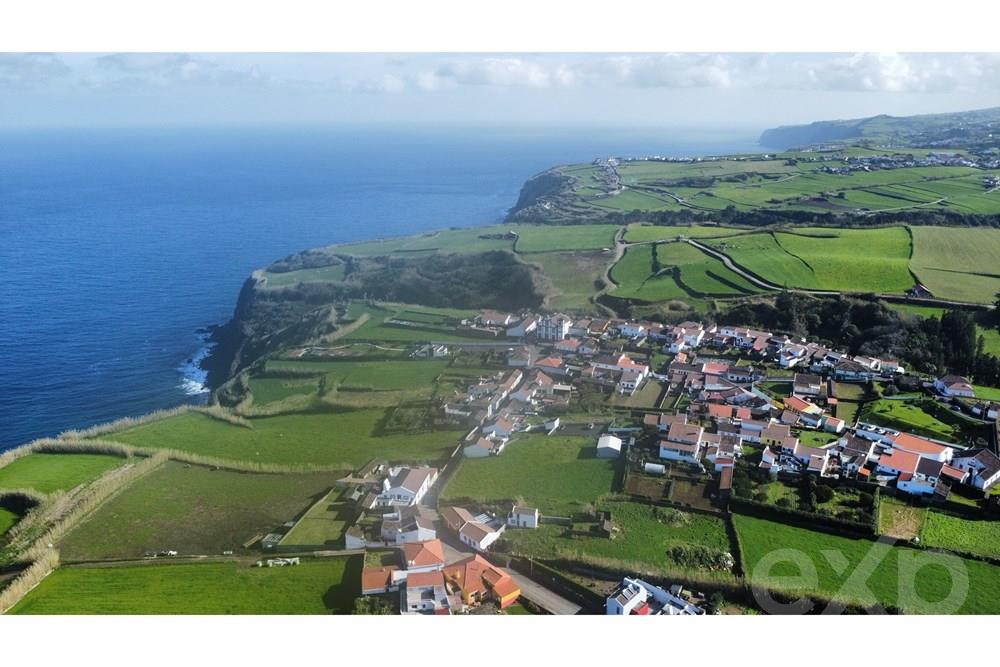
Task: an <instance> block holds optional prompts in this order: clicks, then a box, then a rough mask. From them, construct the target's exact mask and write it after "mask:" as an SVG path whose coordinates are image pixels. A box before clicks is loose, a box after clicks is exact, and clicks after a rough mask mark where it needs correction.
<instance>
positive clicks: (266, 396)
mask: <svg viewBox="0 0 1000 667" xmlns="http://www.w3.org/2000/svg"><path fill="white" fill-rule="evenodd" d="M318 390H319V380H318V379H317V378H314V377H303V378H281V377H252V378H250V392H251V393H252V394H253V402H254V403H255V404H257V405H266V404H268V403H277V402H278V401H283V400H285V399H286V398H291V397H292V396H309V395H312V394H315V393H316V392H317V391H318Z"/></svg>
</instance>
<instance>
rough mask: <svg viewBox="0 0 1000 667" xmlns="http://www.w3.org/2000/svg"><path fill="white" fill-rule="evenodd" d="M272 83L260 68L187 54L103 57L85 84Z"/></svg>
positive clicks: (121, 86) (83, 80) (120, 86)
mask: <svg viewBox="0 0 1000 667" xmlns="http://www.w3.org/2000/svg"><path fill="white" fill-rule="evenodd" d="M268 81H269V77H268V76H266V75H265V74H264V73H263V72H262V71H261V68H260V66H259V65H257V64H256V63H251V64H248V65H246V66H244V67H240V68H236V67H230V66H225V65H222V64H220V63H218V62H215V61H213V60H211V59H210V58H208V57H201V56H193V55H189V54H186V53H115V54H111V55H106V56H100V57H98V58H97V59H96V61H95V63H94V67H93V68H91V69H90V70H89V71H85V72H84V73H83V74H82V76H81V83H83V84H85V85H87V86H90V87H92V88H113V89H142V88H150V87H152V88H167V87H174V86H191V85H212V86H232V85H259V84H262V83H266V82H268Z"/></svg>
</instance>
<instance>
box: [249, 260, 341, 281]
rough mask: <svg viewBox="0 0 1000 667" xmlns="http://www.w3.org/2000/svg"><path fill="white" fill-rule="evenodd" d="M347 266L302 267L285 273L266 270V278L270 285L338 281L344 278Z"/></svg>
mask: <svg viewBox="0 0 1000 667" xmlns="http://www.w3.org/2000/svg"><path fill="white" fill-rule="evenodd" d="M346 268H347V266H346V265H344V264H334V265H332V266H321V267H319V268H316V269H301V270H299V271H286V272H285V273H271V272H270V271H265V272H264V279H265V280H266V281H267V283H266V284H267V286H268V287H284V286H286V285H294V284H295V283H322V282H337V281H341V280H343V279H344V271H345V269H346Z"/></svg>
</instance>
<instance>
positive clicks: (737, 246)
mask: <svg viewBox="0 0 1000 667" xmlns="http://www.w3.org/2000/svg"><path fill="white" fill-rule="evenodd" d="M705 243H706V244H707V245H710V246H712V247H713V248H715V249H717V250H720V251H722V252H724V253H726V254H727V255H729V256H730V257H732V259H733V261H734V262H736V263H737V264H739V265H741V266H743V267H746V268H747V269H749V270H750V271H752V272H753V273H756V274H757V275H759V276H761V277H763V278H765V279H767V280H770V281H771V282H773V283H775V284H778V285H782V286H787V287H801V288H806V289H820V290H838V291H849V292H850V291H854V292H885V293H902V292H904V291H905V290H906V289H908V288H909V287H910V286H912V285H913V279H912V277H911V276H910V273H909V268H908V266H909V256H910V240H909V236H908V235H907V232H906V230H905V229H904V228H903V227H886V228H881V229H865V230H856V229H826V228H809V227H803V228H797V229H795V233H785V232H777V233H760V234H748V235H744V236H736V237H729V238H725V239H709V240H707V241H706V242H705Z"/></svg>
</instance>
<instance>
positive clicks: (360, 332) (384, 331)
mask: <svg viewBox="0 0 1000 667" xmlns="http://www.w3.org/2000/svg"><path fill="white" fill-rule="evenodd" d="M412 310H413V308H412V307H408V308H402V307H401V308H395V309H393V308H388V309H386V308H376V307H372V306H368V305H365V304H363V303H357V302H354V303H352V304H351V305H350V307H349V308H348V316H349V317H350V318H351V319H357V318H360V317H361V316H362V315H367V316H368V317H369V319H368V321H366V322H365V323H364V324H362V325H361V326H360V327H358V328H357V329H355V330H354V331H352V332H351V333H349V334H348V335H347V336H345V337H344V340H346V341H387V342H390V343H417V342H429V341H449V342H450V341H468V340H478V341H481V340H482V338H479V337H475V336H466V335H462V334H460V333H458V332H457V331H456V330H455V329H453V328H451V327H447V326H443V327H441V328H440V329H439V330H435V327H434V326H430V325H428V326H429V328H413V329H410V328H405V327H398V326H391V325H389V324H386V322H388V321H389V320H392V319H393V318H394V317H396V314H397V313H401V312H403V311H412ZM468 312H471V311H468Z"/></svg>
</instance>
